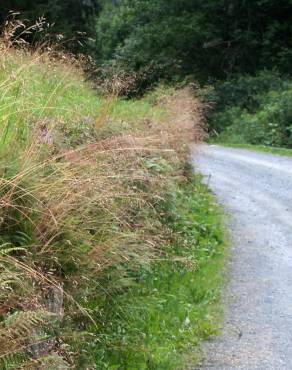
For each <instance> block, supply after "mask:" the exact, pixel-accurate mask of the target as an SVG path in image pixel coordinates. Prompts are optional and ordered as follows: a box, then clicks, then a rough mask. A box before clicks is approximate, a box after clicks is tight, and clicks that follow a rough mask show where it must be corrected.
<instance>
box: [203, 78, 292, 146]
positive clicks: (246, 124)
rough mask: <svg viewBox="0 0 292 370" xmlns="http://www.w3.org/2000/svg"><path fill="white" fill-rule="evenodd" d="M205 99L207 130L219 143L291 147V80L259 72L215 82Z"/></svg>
mask: <svg viewBox="0 0 292 370" xmlns="http://www.w3.org/2000/svg"><path fill="white" fill-rule="evenodd" d="M205 96H207V97H208V99H209V101H210V102H211V106H212V109H211V111H210V112H209V122H210V129H211V130H215V131H216V132H217V133H219V134H220V140H223V141H228V142H234V143H250V144H263V145H271V146H285V147H291V145H292V137H291V124H292V113H291V104H290V102H291V99H292V82H291V80H289V79H285V78H284V77H281V76H280V75H279V74H278V73H270V72H262V73H259V74H258V75H257V76H255V77H252V76H245V77H243V76H241V77H239V78H237V79H233V80H231V81H227V82H224V83H218V84H217V85H215V87H214V89H212V90H209V91H207V93H205Z"/></svg>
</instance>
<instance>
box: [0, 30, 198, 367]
mask: <svg viewBox="0 0 292 370" xmlns="http://www.w3.org/2000/svg"><path fill="white" fill-rule="evenodd" d="M19 27H24V26H23V25H19V24H17V26H16V28H17V30H18V31H19ZM13 30H15V28H13V27H12V31H11V30H10V31H9V32H10V35H13V32H14V31H13ZM9 32H8V33H9ZM8 40H9V38H8V36H7V33H5V32H4V36H3V39H2V40H0V48H1V51H2V53H1V56H0V65H1V69H0V96H1V98H0V203H1V209H0V245H1V248H0V284H1V290H0V301H1V308H0V315H1V317H0V318H1V322H0V332H1V334H2V335H1V340H0V344H1V349H0V361H1V367H2V368H4V369H10V368H17V367H20V366H22V367H23V368H35V367H36V366H38V367H41V368H53V369H57V368H62V369H63V368H66V367H68V368H69V367H72V366H73V365H74V364H75V365H74V366H77V368H93V366H97V365H96V363H97V362H96V360H95V359H94V356H95V355H94V353H96V350H94V351H92V352H91V354H90V353H89V352H90V351H89V350H88V348H90V346H89V345H87V344H89V343H94V344H95V347H99V346H100V343H101V342H103V337H104V336H105V333H108V330H107V328H106V326H110V325H114V323H115V322H116V321H113V322H111V320H110V317H109V315H108V313H107V312H106V310H109V308H110V307H113V308H114V310H115V318H116V317H120V316H121V317H122V316H123V317H124V315H123V312H122V311H123V308H122V305H119V304H118V303H117V304H116V303H115V302H118V299H117V297H119V296H120V294H121V293H122V292H125V291H130V289H131V286H133V285H135V284H136V283H137V271H141V269H142V270H143V269H144V270H148V271H149V269H151V268H152V266H155V261H157V260H160V259H163V258H166V257H167V258H168V257H169V256H168V253H167V246H168V245H169V229H168V227H167V225H166V224H164V223H163V222H162V221H161V212H162V211H161V210H159V205H160V204H161V202H164V199H165V197H166V194H168V193H169V192H170V191H171V189H175V188H176V186H177V184H178V183H179V182H181V181H182V182H183V181H184V179H185V170H184V161H185V158H186V156H187V155H188V146H187V143H188V142H190V140H191V139H193V138H194V139H196V140H200V139H201V138H202V137H203V130H202V127H201V126H200V122H201V116H200V112H201V110H200V106H199V104H198V102H196V101H195V100H194V98H193V97H191V93H190V92H189V91H187V90H185V91H183V92H176V91H174V90H169V91H167V92H164V95H163V96H162V94H161V93H159V94H158V96H159V97H157V96H155V94H154V95H151V96H148V97H146V98H144V99H142V100H140V101H135V102H134V101H125V100H121V99H119V98H118V97H117V94H116V93H115V91H116V90H115V89H114V88H113V89H112V91H111V95H109V96H107V97H105V96H97V95H96V93H95V92H94V91H93V90H92V89H91V87H90V85H89V84H88V83H85V82H84V76H83V73H82V70H81V69H80V67H79V66H78V63H77V62H76V61H75V60H72V58H70V57H68V56H64V55H63V54H56V52H55V51H51V50H49V49H48V48H45V49H44V48H43V49H34V50H32V49H30V48H28V47H27V46H26V45H25V44H21V45H19V44H18V43H17V45H15V43H14V42H9V41H8ZM124 83H127V81H124ZM177 105H178V106H179V107H180V109H176V106H177ZM194 108H196V109H194ZM190 133H193V134H190ZM173 258H175V257H174V256H173ZM64 309H65V312H63V310H64ZM115 320H116V319H115ZM107 335H108V334H107ZM110 343H111V340H110V338H108V341H107V345H108V346H110ZM86 351H89V352H86ZM94 363H95V365H94Z"/></svg>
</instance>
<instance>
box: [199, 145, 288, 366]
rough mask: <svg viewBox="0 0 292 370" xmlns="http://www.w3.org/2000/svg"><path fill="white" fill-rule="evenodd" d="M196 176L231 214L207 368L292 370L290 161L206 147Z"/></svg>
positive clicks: (217, 147) (253, 153)
mask: <svg viewBox="0 0 292 370" xmlns="http://www.w3.org/2000/svg"><path fill="white" fill-rule="evenodd" d="M194 162H195V166H196V169H198V170H199V171H200V172H201V173H203V174H204V175H205V176H206V182H208V184H209V186H210V187H211V188H212V189H213V191H214V192H215V193H216V195H217V197H218V199H219V201H220V202H221V203H222V204H223V205H224V207H225V209H226V212H227V213H228V214H230V216H231V217H230V221H229V222H230V228H231V236H232V246H233V247H232V259H231V276H230V283H229V287H228V289H227V292H226V294H225V301H226V318H225V325H224V328H223V330H222V335H221V336H220V337H218V338H215V339H214V340H213V341H211V342H210V343H208V344H207V346H206V348H205V350H206V356H205V362H204V364H203V366H202V368H203V369H226V370H228V369H248V370H253V369H261V370H270V369H273V370H274V369H287V370H289V369H292V157H291V158H289V157H281V156H275V155H271V154H261V153H255V152H251V151H247V150H242V149H231V148H223V147H219V146H213V145H211V146H202V147H201V149H200V152H199V153H196V154H195V155H194Z"/></svg>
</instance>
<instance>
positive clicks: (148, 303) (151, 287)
mask: <svg viewBox="0 0 292 370" xmlns="http://www.w3.org/2000/svg"><path fill="white" fill-rule="evenodd" d="M159 212H160V213H161V214H163V217H162V218H161V222H162V223H163V224H166V225H167V226H168V228H169V231H170V244H169V246H168V247H167V250H168V253H167V255H165V256H162V257H161V260H160V261H157V262H156V263H155V264H154V266H153V267H152V268H149V269H141V270H140V271H138V272H137V273H136V274H135V276H133V279H134V282H133V286H132V287H131V288H130V289H129V290H128V291H126V292H124V293H123V294H121V296H120V297H116V299H115V301H114V305H113V306H111V308H109V307H107V308H106V311H107V313H108V315H109V316H110V319H109V322H111V326H110V327H108V328H107V329H106V330H105V333H104V335H105V337H104V338H105V341H102V342H101V343H100V344H99V345H98V346H96V347H95V348H92V349H91V351H92V352H93V354H94V356H95V358H96V363H97V368H98V369H124V370H136V369H139V370H140V369H141V370H143V369H145V370H146V369H153V370H154V369H155V370H163V369H165V370H178V369H183V368H185V367H184V366H185V364H186V363H189V364H190V363H191V364H193V365H195V364H196V363H197V362H198V360H199V358H200V344H201V342H202V340H205V339H207V338H210V336H213V335H216V334H218V332H219V330H220V324H221V317H222V305H221V291H222V287H223V284H224V281H225V274H224V269H225V265H226V258H227V254H228V253H227V248H226V246H227V243H226V233H225V229H224V225H223V214H222V210H221V209H220V208H219V207H218V205H217V204H216V201H215V199H214V197H213V195H212V194H211V193H210V192H209V191H208V189H207V188H206V187H205V186H204V185H202V184H201V182H200V179H199V178H192V179H191V180H190V181H189V182H188V183H187V184H186V183H184V184H181V185H180V187H179V188H177V189H176V190H175V191H174V192H173V193H172V194H169V196H168V200H167V202H166V203H163V204H161V205H160V209H159ZM117 307H118V308H119V309H118V310H117V309H116V308H117ZM116 312H119V316H117V315H116ZM109 338H111V339H110V340H109Z"/></svg>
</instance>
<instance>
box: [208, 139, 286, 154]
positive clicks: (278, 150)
mask: <svg viewBox="0 0 292 370" xmlns="http://www.w3.org/2000/svg"><path fill="white" fill-rule="evenodd" d="M211 144H218V145H221V146H225V147H229V148H240V149H247V150H252V151H255V152H261V153H269V154H275V155H282V156H286V157H292V149H287V148H275V147H271V146H265V145H252V144H232V143H225V142H221V141H219V142H216V140H214V141H211Z"/></svg>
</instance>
